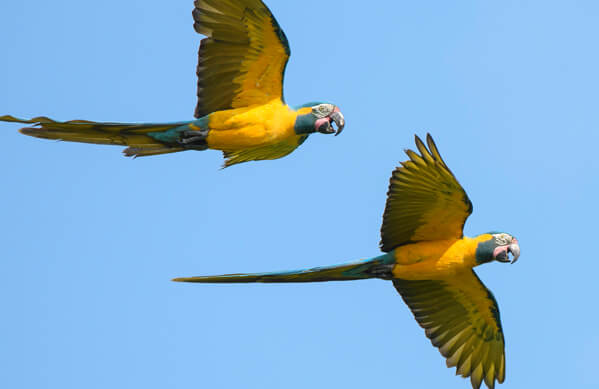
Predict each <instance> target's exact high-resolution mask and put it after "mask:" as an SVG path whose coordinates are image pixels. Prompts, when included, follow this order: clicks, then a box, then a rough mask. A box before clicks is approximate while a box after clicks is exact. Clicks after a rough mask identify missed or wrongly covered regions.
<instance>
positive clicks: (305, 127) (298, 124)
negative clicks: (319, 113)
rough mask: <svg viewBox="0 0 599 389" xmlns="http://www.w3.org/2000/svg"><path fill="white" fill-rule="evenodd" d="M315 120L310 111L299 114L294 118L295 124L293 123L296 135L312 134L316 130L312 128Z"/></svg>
mask: <svg viewBox="0 0 599 389" xmlns="http://www.w3.org/2000/svg"><path fill="white" fill-rule="evenodd" d="M315 122H316V118H315V117H314V115H312V114H311V113H307V114H304V115H302V114H300V115H297V117H296V118H295V124H294V125H293V129H294V130H295V133H296V134H297V135H307V134H312V133H313V132H315V131H316V129H315V128H314V123H315Z"/></svg>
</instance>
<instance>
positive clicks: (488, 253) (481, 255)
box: [474, 238, 495, 265]
mask: <svg viewBox="0 0 599 389" xmlns="http://www.w3.org/2000/svg"><path fill="white" fill-rule="evenodd" d="M494 250H495V239H494V238H491V239H489V240H486V241H484V242H480V243H479V244H478V246H476V253H475V254H474V256H475V258H476V263H478V264H479V265H480V264H483V263H487V262H491V261H492V260H493V251H494Z"/></svg>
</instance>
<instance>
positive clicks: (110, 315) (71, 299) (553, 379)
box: [0, 0, 599, 388]
mask: <svg viewBox="0 0 599 389" xmlns="http://www.w3.org/2000/svg"><path fill="white" fill-rule="evenodd" d="M390 3H391V2H366V3H365V2H362V1H349V0H343V1H322V0H304V1H302V2H301V3H300V2H289V1H283V0H271V1H269V6H270V7H271V9H272V10H273V12H274V14H275V15H276V17H277V19H278V20H279V22H280V24H281V26H282V27H283V28H284V30H285V32H286V33H287V36H288V38H289V41H290V42H291V49H292V53H293V55H292V57H291V61H290V63H289V67H288V71H287V77H286V85H285V94H286V98H287V101H288V102H289V103H290V104H300V103H304V102H307V101H312V100H326V101H331V102H335V103H336V104H338V105H339V106H340V107H341V109H342V111H343V113H344V114H345V116H346V119H347V123H348V125H347V127H346V130H345V132H344V133H343V134H342V136H339V137H332V136H323V135H315V136H312V137H311V138H310V139H309V140H308V141H307V142H306V143H305V144H304V145H302V146H301V148H300V149H298V150H297V151H296V152H295V153H293V154H292V155H291V156H289V157H286V158H284V159H281V160H278V161H267V162H254V163H248V164H244V165H240V166H235V167H233V168H229V169H225V170H219V167H220V165H221V156H220V154H219V153H218V152H214V151H208V152H202V153H199V152H185V153H178V154H172V155H166V156H159V157H152V158H145V159H136V160H131V159H126V158H124V157H122V156H121V154H120V150H119V148H118V147H108V146H97V145H84V144H76V143H66V142H62V143H61V142H52V141H44V140H39V139H34V138H30V137H25V136H22V135H20V134H19V133H18V132H17V128H18V126H16V125H11V124H6V123H3V124H0V130H1V131H0V142H1V144H2V146H3V147H2V151H1V152H0V171H1V173H0V179H1V181H2V190H1V192H0V204H1V205H0V217H1V220H2V223H1V226H0V244H1V245H2V260H1V262H0V264H1V266H2V270H1V273H0V274H1V275H2V280H1V281H0V306H1V307H2V311H3V312H2V319H1V320H0V342H1V346H0V383H1V384H0V385H1V386H2V387H6V388H132V387H143V388H167V387H168V388H193V387H197V388H305V387H344V388H363V387H403V388H429V387H430V388H432V387H443V388H467V387H469V383H468V382H466V381H463V380H462V379H461V378H456V377H454V371H453V370H450V369H446V368H445V362H444V360H443V358H442V357H441V356H440V355H439V353H438V351H437V350H436V349H434V348H433V347H432V346H431V345H430V343H429V341H428V340H427V339H426V338H425V336H424V334H423V331H422V329H420V328H419V327H418V325H417V324H416V322H415V321H414V319H413V318H412V315H411V313H410V312H409V310H408V309H407V307H406V306H405V305H404V303H403V302H402V300H401V298H400V297H399V296H398V295H397V293H396V292H395V290H394V289H393V287H392V286H391V284H390V283H389V282H386V281H380V280H368V281H357V282H347V283H323V284H306V285H238V286H230V285H224V286H223V285H185V284H178V283H173V282H170V281H169V280H170V279H171V278H172V277H176V276H192V275H202V274H219V273H228V272H246V271H250V272H251V271H254V272H256V271H270V270H284V269H294V268H301V267H308V266H318V265H327V264H334V263H339V262H343V261H346V260H355V259H359V258H365V257H369V256H374V255H377V254H378V252H379V251H378V241H379V228H380V222H381V215H382V212H383V207H384V203H385V197H386V191H387V185H388V178H389V175H390V173H391V171H392V169H393V168H394V167H395V166H396V165H397V162H398V161H400V160H404V159H405V155H404V153H403V149H404V148H406V147H413V144H414V141H413V135H414V133H418V134H420V135H422V136H423V135H425V134H426V132H427V131H430V132H431V133H432V134H433V135H434V137H435V139H436V141H437V144H438V146H439V148H440V150H441V153H442V154H443V156H444V157H445V160H446V162H447V163H448V165H449V166H450V167H451V169H452V170H453V172H454V173H455V175H456V176H457V177H458V179H459V180H460V182H461V183H462V185H463V186H464V187H465V189H466V190H467V192H468V194H469V196H470V198H471V199H472V201H473V203H474V213H473V215H472V216H471V217H470V219H469V220H468V222H467V224H466V227H465V232H466V234H467V235H477V234H479V233H483V232H486V231H489V230H504V231H507V232H510V233H512V234H514V235H515V236H516V237H518V239H519V240H520V243H521V248H522V256H521V259H520V261H519V262H518V263H517V264H516V265H514V266H508V265H501V264H498V263H495V264H490V265H486V266H483V267H481V268H478V269H477V272H478V274H479V275H480V277H481V278H482V279H483V281H484V282H485V283H486V285H487V286H488V287H489V288H490V289H491V290H492V291H493V292H494V294H495V296H496V297H497V299H498V301H499V305H500V309H501V314H502V319H503V324H504V329H505V335H506V340H507V344H506V353H507V379H506V383H505V385H504V386H502V387H504V388H525V387H544V388H564V387H577V388H592V387H593V388H595V387H597V386H598V385H599V384H598V378H597V374H596V371H595V369H596V368H597V363H598V361H599V358H598V357H597V351H596V350H597V348H598V347H599V333H598V331H597V322H598V321H599V313H598V310H597V306H598V303H597V295H598V287H597V276H596V275H597V272H598V271H599V264H598V261H597V253H596V242H597V228H596V225H597V220H598V215H597V199H598V196H599V193H598V192H599V190H598V184H597V169H598V165H599V162H598V158H597V155H596V148H597V147H596V144H597V141H598V137H599V136H598V132H597V129H598V125H599V114H598V110H597V102H598V97H599V96H598V93H599V92H598V91H599V76H598V71H597V69H599V54H598V51H597V37H598V36H599V25H598V23H597V17H598V11H599V3H597V2H596V1H591V0H589V1H574V0H571V1H567V2H566V1H547V0H544V1H541V0H539V1H526V0H517V1H510V0H506V1H501V2H480V1H457V2H445V1H419V2H407V1H400V2H394V5H391V4H390ZM450 3H451V4H450ZM191 9H192V1H191V0H186V1H153V0H145V1H139V0H127V1H122V0H106V1H103V2H85V1H75V0H57V1H52V2H48V1H39V0H36V1H3V2H1V4H0V42H1V51H2V54H1V61H0V85H1V93H0V113H10V114H13V115H17V116H22V117H33V116H37V115H47V116H50V117H53V118H56V119H60V120H68V119H89V120H99V121H129V122H151V121H176V120H187V119H191V118H192V114H193V109H194V106H195V103H196V98H195V88H196V79H195V67H196V59H197V58H196V56H197V47H198V44H199V40H200V39H201V37H200V36H199V35H197V34H195V33H194V31H193V28H192V19H191Z"/></svg>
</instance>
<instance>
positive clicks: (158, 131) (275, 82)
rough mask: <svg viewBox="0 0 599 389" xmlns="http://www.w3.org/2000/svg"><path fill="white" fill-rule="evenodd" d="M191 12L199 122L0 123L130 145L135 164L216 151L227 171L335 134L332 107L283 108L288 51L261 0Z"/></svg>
mask: <svg viewBox="0 0 599 389" xmlns="http://www.w3.org/2000/svg"><path fill="white" fill-rule="evenodd" d="M194 6H195V8H194V10H193V13H192V14H193V19H194V28H195V30H196V31H197V32H198V33H200V34H202V35H205V36H207V38H204V39H202V41H201V43H200V50H199V63H198V67H197V76H198V93H197V94H198V103H197V106H196V110H195V117H196V120H193V121H183V122H175V123H99V122H90V121H84V120H72V121H67V122H59V121H55V120H52V119H49V118H47V117H36V118H33V119H30V120H25V119H18V118H15V117H13V116H9V115H6V116H0V120H2V121H6V122H19V123H26V124H32V125H33V127H26V128H23V129H21V132H22V133H23V134H25V135H31V136H35V137H38V138H45V139H60V140H66V141H73V142H85V143H98V144H112V145H122V146H129V147H128V148H127V149H125V151H124V154H125V155H126V156H132V157H140V156H149V155H157V154H166V153H174V152H178V151H183V150H206V149H213V150H221V151H222V152H223V154H224V157H225V164H224V167H227V166H231V165H234V164H237V163H241V162H247V161H255V160H266V159H277V158H281V157H284V156H286V155H287V154H289V153H291V152H292V151H293V150H295V149H296V148H297V147H298V146H299V145H301V144H302V143H303V142H304V141H305V140H306V138H307V137H308V135H309V134H311V133H315V132H320V133H323V134H332V133H335V135H339V133H340V132H341V131H342V130H343V127H344V126H345V119H344V117H343V114H342V113H341V111H340V110H339V108H338V107H337V106H336V105H334V104H331V103H325V102H311V103H307V104H302V105H299V106H296V107H294V108H292V107H290V106H288V105H287V104H286V103H285V100H284V98H283V77H284V73H285V68H286V66H287V61H288V59H289V56H290V49H289V44H288V41H287V37H286V36H285V33H284V32H283V30H282V29H281V27H279V24H278V23H277V21H276V19H275V18H274V17H273V15H272V14H271V12H270V10H269V9H268V7H267V6H266V5H265V4H264V3H263V2H262V1H260V0H195V1H194ZM333 123H334V124H335V126H336V127H337V129H336V130H335V126H333Z"/></svg>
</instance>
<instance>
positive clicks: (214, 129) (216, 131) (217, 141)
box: [206, 99, 297, 151]
mask: <svg viewBox="0 0 599 389" xmlns="http://www.w3.org/2000/svg"><path fill="white" fill-rule="evenodd" d="M296 117H297V112H295V111H293V110H292V109H290V108H289V107H288V106H287V105H285V104H283V103H282V102H281V100H279V99H276V100H273V101H272V102H270V103H268V104H265V105H260V106H254V107H244V108H238V109H232V110H227V111H219V112H215V113H213V114H211V115H210V120H209V128H210V132H209V133H208V138H207V140H206V141H207V143H208V147H210V148H211V149H217V150H226V151H235V150H242V149H248V148H255V147H262V146H267V145H270V144H275V143H279V142H281V141H284V140H286V139H289V138H291V137H297V135H296V134H295V130H294V124H295V119H296Z"/></svg>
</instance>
